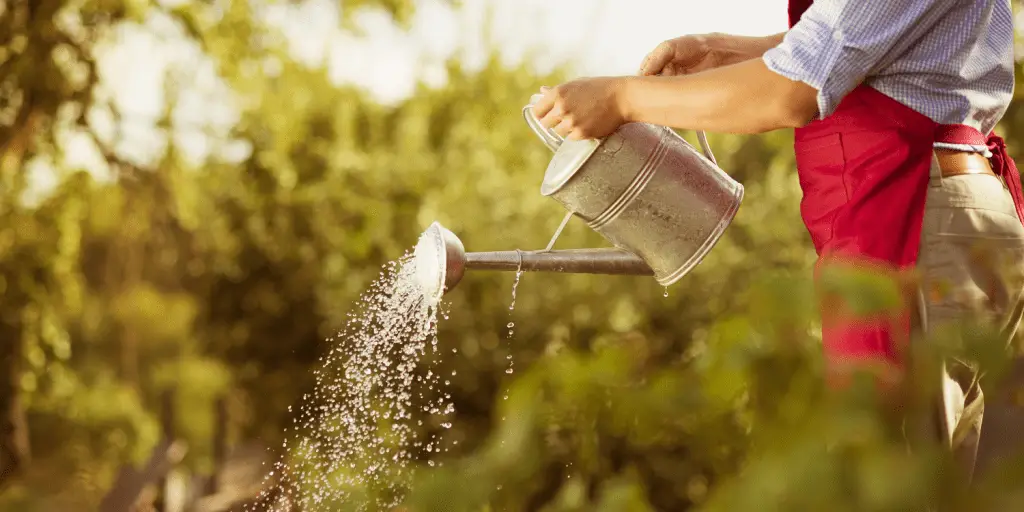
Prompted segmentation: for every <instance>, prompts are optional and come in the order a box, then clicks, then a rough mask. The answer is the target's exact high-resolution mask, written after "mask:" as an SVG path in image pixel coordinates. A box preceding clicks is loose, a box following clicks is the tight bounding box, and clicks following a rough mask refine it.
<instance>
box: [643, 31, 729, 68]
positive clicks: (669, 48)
mask: <svg viewBox="0 0 1024 512" xmlns="http://www.w3.org/2000/svg"><path fill="white" fill-rule="evenodd" d="M711 39H712V38H710V37H709V36H703V35H688V36H682V37H677V38H675V39H669V40H668V41H665V42H663V43H661V44H659V45H658V46H657V48H655V49H654V50H653V51H651V53H648V54H647V57H645V58H644V62H643V63H642V64H641V65H640V71H639V73H637V74H639V75H641V76H654V75H664V76H676V75H686V74H690V73H697V72H700V71H704V70H708V69H714V68H717V67H720V66H723V65H725V64H726V63H727V62H726V59H725V56H724V55H723V52H722V51H716V49H715V47H714V46H715V45H712V43H711Z"/></svg>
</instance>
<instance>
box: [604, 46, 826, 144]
mask: <svg viewBox="0 0 1024 512" xmlns="http://www.w3.org/2000/svg"><path fill="white" fill-rule="evenodd" d="M624 80H625V82H624V83H623V112H624V114H625V117H626V119H627V121H630V122H645V123H653V124H659V125H664V126H670V127H673V128H681V129H692V130H707V131H711V132H720V133H748V134H749V133H762V132H767V131H771V130H776V129H780V128H792V127H797V126H803V125H804V124H806V123H807V122H809V121H810V120H811V119H812V118H813V116H814V114H815V113H816V111H817V103H816V97H817V91H815V90H814V88H812V87H810V86H809V85H807V84H804V83H800V82H794V81H792V80H789V79H787V78H785V77H783V76H781V75H779V74H777V73H775V72H773V71H771V70H770V69H768V68H767V66H765V64H764V62H763V61H762V60H761V59H748V60H746V61H744V62H741V63H739V64H734V65H730V66H724V67H720V68H717V69H712V70H708V71H704V72H701V73H695V74H692V75H682V76H667V77H663V76H638V77H626V78H624Z"/></svg>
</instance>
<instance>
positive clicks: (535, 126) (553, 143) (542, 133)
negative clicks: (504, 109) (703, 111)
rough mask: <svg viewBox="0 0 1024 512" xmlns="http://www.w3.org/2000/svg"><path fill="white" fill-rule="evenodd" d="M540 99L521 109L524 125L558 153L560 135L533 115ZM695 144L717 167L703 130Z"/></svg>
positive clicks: (532, 100) (539, 96)
mask: <svg viewBox="0 0 1024 512" xmlns="http://www.w3.org/2000/svg"><path fill="white" fill-rule="evenodd" d="M540 98H541V95H540V94H534V95H533V96H531V97H530V104H529V105H527V106H525V107H523V118H524V119H526V124H527V125H528V126H529V127H530V129H531V130H533V133H535V134H537V137H540V140H541V141H542V142H543V143H544V145H545V146H547V147H548V149H550V150H551V151H552V152H556V151H558V148H560V147H561V146H562V142H563V141H564V140H565V139H563V138H562V136H561V135H558V134H557V133H555V131H554V130H552V129H551V128H547V127H545V126H544V125H542V124H540V120H539V119H537V116H535V115H533V105H534V104H536V103H537V100H539V99H540ZM697 142H698V143H700V149H701V151H703V152H704V156H706V157H707V158H708V160H711V163H713V164H715V165H718V162H717V161H716V160H715V154H714V153H712V152H711V145H710V144H708V137H707V135H706V134H705V133H704V130H697Z"/></svg>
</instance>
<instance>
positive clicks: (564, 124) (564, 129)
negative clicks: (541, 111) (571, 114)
mask: <svg viewBox="0 0 1024 512" xmlns="http://www.w3.org/2000/svg"><path fill="white" fill-rule="evenodd" d="M573 129H574V127H573V124H572V121H570V120H569V119H562V120H561V122H559V123H558V125H557V126H555V127H554V131H555V133H557V134H558V135H560V136H561V137H562V138H565V137H566V136H567V135H569V134H570V133H572V132H573Z"/></svg>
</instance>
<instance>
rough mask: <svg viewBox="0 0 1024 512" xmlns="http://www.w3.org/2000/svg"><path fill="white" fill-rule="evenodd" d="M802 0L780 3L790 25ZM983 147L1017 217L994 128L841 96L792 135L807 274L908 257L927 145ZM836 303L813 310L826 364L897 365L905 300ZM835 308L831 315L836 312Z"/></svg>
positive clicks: (919, 212) (911, 258)
mask: <svg viewBox="0 0 1024 512" xmlns="http://www.w3.org/2000/svg"><path fill="white" fill-rule="evenodd" d="M810 5H811V0H790V3H789V20H790V26H792V25H794V24H796V22H797V21H798V20H799V18H800V16H801V15H802V14H803V12H804V11H805V10H806V9H807V8H808V7H809V6H810ZM937 141H938V142H947V143H954V144H974V145H987V146H988V147H989V149H990V150H991V151H992V153H993V157H992V164H993V169H994V170H995V172H996V173H997V174H999V175H1001V176H1003V177H1004V179H1005V181H1006V183H1007V186H1008V187H1009V188H1010V191H1011V193H1012V195H1013V199H1014V203H1015V204H1016V206H1017V213H1018V215H1020V216H1021V219H1022V222H1024V200H1022V194H1021V184H1020V174H1019V173H1018V171H1017V168H1016V166H1015V165H1014V162H1013V160H1012V159H1010V158H1009V156H1008V155H1007V154H1006V145H1005V143H1003V140H1002V139H1001V138H999V137H998V136H996V135H995V134H992V135H990V136H989V137H987V138H986V137H985V136H983V135H982V134H981V132H979V131H978V130H976V129H974V128H971V127H969V126H965V125H939V124H937V123H935V122H934V121H932V120H931V119H929V118H928V117H926V116H924V115H922V114H920V113H918V112H916V111H914V110H912V109H911V108H909V107H907V106H906V105H903V104H901V103H899V102H897V101H896V100H894V99H892V98H890V97H888V96H886V95H884V94H882V93H880V92H878V91H877V90H875V89H872V88H871V87H868V86H866V85H861V86H859V87H857V88H856V89H855V90H854V91H853V92H851V93H850V94H849V95H847V96H846V97H845V98H844V99H843V101H842V102H841V103H840V104H839V106H838V109H837V110H836V112H835V113H834V114H832V115H830V116H828V117H827V118H826V119H823V120H819V121H814V122H812V123H810V124H809V125H807V126H805V127H803V128H798V129H797V130H796V132H795V151H796V162H797V168H798V174H799V178H800V186H801V188H802V190H803V196H804V197H803V200H802V202H801V206H800V210H801V215H802V217H803V220H804V224H805V225H806V227H807V230H808V231H809V232H810V235H811V239H812V241H813V242H814V248H815V250H816V251H817V253H818V264H817V266H816V274H817V273H818V271H820V270H821V268H822V266H823V264H824V263H827V262H833V261H836V260H843V261H848V262H850V261H855V262H857V263H858V264H865V263H867V264H871V265H872V266H876V267H882V268H884V269H888V270H895V271H901V270H906V269H910V268H912V267H913V266H914V265H915V263H916V262H917V255H918V244H919V242H920V239H921V225H922V220H923V217H924V204H925V197H926V194H927V190H928V178H929V170H930V167H931V162H932V151H933V149H932V144H933V143H934V142H937ZM841 311H843V309H842V306H841V305H839V306H838V307H837V305H836V304H833V303H827V304H826V306H825V307H823V318H822V340H823V344H824V351H825V357H826V362H827V363H828V364H829V365H830V366H832V367H836V366H837V365H838V366H845V365H846V364H849V363H851V362H883V363H884V362H888V363H891V364H894V365H896V366H897V367H899V366H901V365H902V362H903V361H902V357H901V353H902V347H903V344H904V343H905V342H906V341H907V340H909V335H910V318H911V316H910V311H911V307H910V300H908V301H907V304H906V308H904V311H902V314H899V315H895V316H894V315H886V316H884V317H879V318H856V319H853V318H851V315H843V314H842V313H841ZM837 312H839V313H837Z"/></svg>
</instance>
